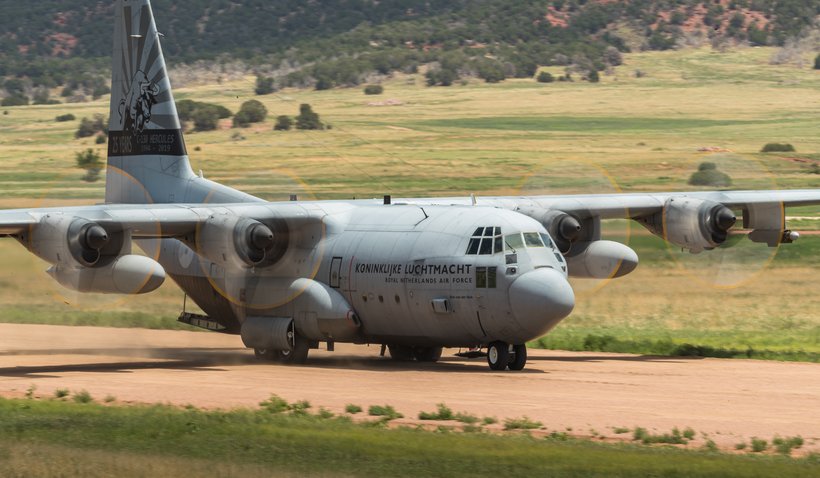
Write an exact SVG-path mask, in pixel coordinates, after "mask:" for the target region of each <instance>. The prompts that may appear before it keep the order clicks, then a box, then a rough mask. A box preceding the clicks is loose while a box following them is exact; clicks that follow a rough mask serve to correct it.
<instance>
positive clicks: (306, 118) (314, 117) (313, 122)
mask: <svg viewBox="0 0 820 478" xmlns="http://www.w3.org/2000/svg"><path fill="white" fill-rule="evenodd" d="M296 129H322V122H321V121H319V114H318V113H315V112H314V111H313V109H312V108H311V107H310V105H309V104H307V103H303V104H301V105H299V116H297V117H296Z"/></svg>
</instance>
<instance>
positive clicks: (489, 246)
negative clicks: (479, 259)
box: [478, 237, 493, 255]
mask: <svg viewBox="0 0 820 478" xmlns="http://www.w3.org/2000/svg"><path fill="white" fill-rule="evenodd" d="M478 253H479V254H481V255H490V254H492V253H493V238H491V237H485V238H484V239H482V240H481V248H480V249H479V250H478Z"/></svg>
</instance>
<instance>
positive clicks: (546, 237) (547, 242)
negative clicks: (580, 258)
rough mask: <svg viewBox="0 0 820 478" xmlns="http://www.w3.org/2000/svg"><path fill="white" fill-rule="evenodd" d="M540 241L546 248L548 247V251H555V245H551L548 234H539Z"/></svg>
mask: <svg viewBox="0 0 820 478" xmlns="http://www.w3.org/2000/svg"><path fill="white" fill-rule="evenodd" d="M541 239H543V241H544V245H546V246H547V247H549V248H550V249H555V245H553V243H552V239H550V236H549V235H548V234H544V233H543V232H542V233H541Z"/></svg>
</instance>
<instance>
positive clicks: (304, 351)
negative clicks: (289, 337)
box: [275, 334, 310, 364]
mask: <svg viewBox="0 0 820 478" xmlns="http://www.w3.org/2000/svg"><path fill="white" fill-rule="evenodd" d="M309 350H310V344H309V343H308V341H307V340H305V339H304V338H302V337H300V336H299V335H298V334H294V336H293V350H277V351H276V352H275V354H276V360H277V361H279V362H280V363H285V364H303V363H305V361H307V356H308V351H309Z"/></svg>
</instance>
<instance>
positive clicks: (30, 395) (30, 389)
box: [26, 385, 37, 400]
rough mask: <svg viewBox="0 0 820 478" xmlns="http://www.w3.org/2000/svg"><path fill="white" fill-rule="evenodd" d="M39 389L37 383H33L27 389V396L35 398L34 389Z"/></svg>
mask: <svg viewBox="0 0 820 478" xmlns="http://www.w3.org/2000/svg"><path fill="white" fill-rule="evenodd" d="M35 390H37V385H31V386H30V387H29V388H27V389H26V398H28V399H29V400H31V399H32V398H34V391H35Z"/></svg>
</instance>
